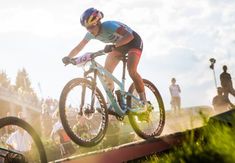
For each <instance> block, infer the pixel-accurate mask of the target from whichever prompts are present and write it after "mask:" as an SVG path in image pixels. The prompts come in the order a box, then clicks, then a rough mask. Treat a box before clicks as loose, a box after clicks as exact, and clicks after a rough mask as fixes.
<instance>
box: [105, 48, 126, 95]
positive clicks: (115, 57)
mask: <svg viewBox="0 0 235 163" xmlns="http://www.w3.org/2000/svg"><path fill="white" fill-rule="evenodd" d="M121 56H122V53H121V52H119V51H116V50H113V51H112V52H110V53H109V54H108V56H107V57H106V60H105V65H104V68H105V69H106V70H107V71H109V72H110V73H113V71H114V69H115V68H116V66H117V64H118V63H119V61H120V57H121ZM105 80H106V82H107V85H108V88H109V89H110V90H111V91H113V90H114V83H113V81H112V79H110V78H108V77H106V78H105Z"/></svg>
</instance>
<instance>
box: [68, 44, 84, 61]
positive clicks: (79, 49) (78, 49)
mask: <svg viewBox="0 0 235 163" xmlns="http://www.w3.org/2000/svg"><path fill="white" fill-rule="evenodd" d="M87 43H88V41H87V40H85V39H83V40H82V41H81V42H80V43H79V44H78V45H77V46H76V47H75V48H74V49H73V50H72V51H71V52H70V53H69V55H68V57H69V58H73V57H74V56H76V55H77V54H78V53H79V52H80V51H81V50H82V49H83V48H84V46H85V45H86V44H87Z"/></svg>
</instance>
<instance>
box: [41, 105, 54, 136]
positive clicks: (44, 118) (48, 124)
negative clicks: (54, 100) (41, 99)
mask: <svg viewBox="0 0 235 163" xmlns="http://www.w3.org/2000/svg"><path fill="white" fill-rule="evenodd" d="M41 126H42V134H43V136H45V137H49V136H50V132H51V130H52V118H51V116H50V114H49V111H48V108H47V106H46V104H44V103H43V104H42V114H41Z"/></svg>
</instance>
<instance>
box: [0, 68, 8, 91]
mask: <svg viewBox="0 0 235 163" xmlns="http://www.w3.org/2000/svg"><path fill="white" fill-rule="evenodd" d="M10 83H11V81H10V79H9V78H8V76H7V74H6V72H5V71H3V70H2V71H1V72H0V85H1V86H3V87H6V88H7V87H9V86H10Z"/></svg>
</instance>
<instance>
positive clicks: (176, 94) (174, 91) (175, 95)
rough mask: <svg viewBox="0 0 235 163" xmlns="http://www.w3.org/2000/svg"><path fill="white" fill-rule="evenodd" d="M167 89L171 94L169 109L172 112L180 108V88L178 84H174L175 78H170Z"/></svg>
mask: <svg viewBox="0 0 235 163" xmlns="http://www.w3.org/2000/svg"><path fill="white" fill-rule="evenodd" d="M169 91H170V94H171V101H170V103H171V109H172V111H173V112H174V113H176V112H177V111H179V110H180V108H181V98H180V93H181V89H180V86H179V85H178V84H176V79H175V78H172V79H171V85H170V86H169Z"/></svg>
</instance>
